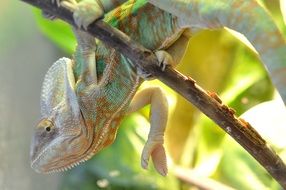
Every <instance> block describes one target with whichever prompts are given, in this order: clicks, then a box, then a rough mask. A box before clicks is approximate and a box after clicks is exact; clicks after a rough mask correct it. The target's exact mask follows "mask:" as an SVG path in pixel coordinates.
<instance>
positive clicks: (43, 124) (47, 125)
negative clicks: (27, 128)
mask: <svg viewBox="0 0 286 190" xmlns="http://www.w3.org/2000/svg"><path fill="white" fill-rule="evenodd" d="M53 126H54V125H53V123H52V122H51V121H50V120H48V119H42V120H41V121H40V122H39V124H38V125H37V128H42V129H44V130H45V131H47V132H50V131H51V130H52V129H53Z"/></svg>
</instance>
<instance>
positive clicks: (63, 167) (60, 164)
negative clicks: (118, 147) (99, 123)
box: [31, 126, 109, 174]
mask: <svg viewBox="0 0 286 190" xmlns="http://www.w3.org/2000/svg"><path fill="white" fill-rule="evenodd" d="M108 129H109V126H104V127H103V128H102V131H101V133H100V135H99V137H98V138H97V139H95V138H94V134H92V135H90V138H91V139H92V140H91V141H90V142H89V143H88V144H89V146H88V148H87V149H86V150H85V151H84V152H83V153H81V154H78V155H73V157H74V158H73V159H71V158H70V157H69V160H70V161H68V160H67V159H65V158H58V159H55V160H51V161H48V163H46V164H41V162H43V161H44V159H46V158H47V157H49V154H52V151H53V150H52V149H53V146H56V145H57V144H61V142H63V141H64V139H65V138H68V136H67V137H65V138H61V139H55V140H54V141H53V142H51V144H49V146H47V147H46V148H45V149H44V150H42V151H41V153H40V154H39V155H38V156H37V157H36V158H35V159H33V160H32V162H31V167H32V168H33V169H34V170H35V171H36V172H37V173H42V174H51V173H56V172H64V171H67V170H69V169H71V168H73V167H75V166H78V165H79V164H81V163H83V162H85V161H87V160H89V159H90V158H91V157H92V156H93V155H94V154H96V153H97V152H98V151H99V150H101V148H100V147H102V146H101V145H102V144H104V142H105V140H106V138H107V137H108V135H107V134H108V131H109V130H108ZM105 137H106V138H105ZM95 140H96V143H95V142H94V141H95ZM56 151H57V150H56Z"/></svg>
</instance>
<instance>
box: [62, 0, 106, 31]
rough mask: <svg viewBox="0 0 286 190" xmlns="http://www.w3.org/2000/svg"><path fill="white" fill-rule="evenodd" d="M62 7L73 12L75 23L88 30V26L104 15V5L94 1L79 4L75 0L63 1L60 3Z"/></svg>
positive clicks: (88, 0)
mask: <svg viewBox="0 0 286 190" xmlns="http://www.w3.org/2000/svg"><path fill="white" fill-rule="evenodd" d="M57 1H59V0H57ZM60 6H63V7H65V8H67V9H69V10H70V11H72V12H73V18H74V21H75V23H76V25H77V27H79V28H81V27H83V28H84V29H87V27H88V25H90V24H91V23H92V22H94V21H96V20H98V19H100V18H102V17H103V15H104V10H103V7H102V5H101V4H99V3H98V1H94V0H83V1H80V2H79V3H77V2H76V1H74V0H63V1H61V2H60Z"/></svg>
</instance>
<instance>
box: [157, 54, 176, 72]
mask: <svg viewBox="0 0 286 190" xmlns="http://www.w3.org/2000/svg"><path fill="white" fill-rule="evenodd" d="M155 55H156V57H157V59H158V64H159V66H160V67H161V68H162V71H164V70H165V69H166V66H168V65H170V66H172V65H175V64H174V61H173V58H172V56H171V55H170V54H169V53H168V52H166V51H164V50H159V51H156V52H155Z"/></svg>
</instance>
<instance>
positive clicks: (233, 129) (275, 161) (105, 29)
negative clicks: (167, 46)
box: [22, 0, 286, 189]
mask: <svg viewBox="0 0 286 190" xmlns="http://www.w3.org/2000/svg"><path fill="white" fill-rule="evenodd" d="M22 1H24V2H26V3H29V4H31V5H33V6H36V7H38V8H40V9H42V10H45V11H47V12H50V13H51V14H53V15H55V16H57V17H58V18H60V19H62V20H64V21H66V22H68V23H69V24H71V25H74V26H75V23H74V20H73V17H72V13H71V12H69V11H68V10H66V9H64V8H58V7H56V6H55V5H53V4H51V2H50V0H22ZM87 32H88V33H90V34H91V35H93V36H94V37H96V38H98V39H100V40H102V41H103V42H104V43H106V44H107V45H109V46H110V47H113V48H115V49H116V50H117V51H119V52H120V53H122V54H123V55H125V56H126V57H128V58H129V59H130V60H131V61H133V62H134V63H136V65H137V66H138V67H141V68H143V70H145V71H147V72H149V73H151V74H152V75H153V76H155V77H156V78H158V79H159V80H160V81H162V82H163V83H165V84H166V85H168V86H169V87H171V88H172V89H173V90H175V91H176V92H177V93H179V94H181V95H182V96H183V97H185V98H186V99H187V100H188V101H190V102H191V103H193V104H194V105H195V106H196V107H198V108H199V109H200V110H201V111H202V112H203V113H204V114H206V115H207V116H208V117H209V118H211V119H212V120H213V121H214V122H215V123H217V124H218V125H219V126H220V127H221V128H222V129H223V130H224V131H225V132H227V133H228V134H229V135H230V136H232V137H233V138H234V139H235V140H236V141H237V142H238V143H239V144H240V145H241V146H242V147H243V148H244V149H246V150H247V151H248V152H249V153H250V154H251V155H252V156H253V157H254V158H255V159H256V160H257V161H258V162H259V163H260V164H261V165H262V166H263V167H264V168H265V169H266V170H267V171H268V172H269V173H270V175H271V176H272V177H273V178H275V179H276V180H277V181H278V182H279V183H280V184H281V186H282V187H283V188H285V189H286V166H285V164H284V163H283V161H282V160H281V159H280V157H279V156H278V155H277V154H276V153H275V152H274V151H273V150H272V149H271V148H269V147H268V146H267V144H266V142H265V140H264V139H263V138H262V137H261V136H260V135H259V134H258V133H257V132H256V131H255V130H254V129H253V128H252V126H251V125H250V124H249V123H247V122H246V121H244V120H242V119H238V118H237V117H236V116H235V115H234V114H235V112H234V110H232V109H231V108H229V107H227V106H226V105H224V104H222V101H221V100H220V99H219V97H218V96H217V95H216V94H215V93H207V92H206V91H204V90H203V89H202V88H201V87H199V86H198V85H197V84H196V82H195V81H194V80H193V79H191V78H189V77H186V76H184V75H182V74H181V73H179V72H178V71H176V70H174V69H172V68H167V69H166V70H165V71H162V70H161V69H160V68H159V67H158V66H157V64H156V63H157V59H156V57H155V56H154V55H153V54H152V53H151V52H150V51H148V50H147V49H145V48H144V47H143V46H141V45H140V44H138V43H136V42H135V41H133V40H131V39H130V38H129V37H128V36H126V35H125V34H124V33H122V32H120V31H119V30H117V29H115V28H113V27H111V26H109V25H108V24H106V23H104V22H103V21H97V22H94V23H92V24H91V25H90V26H89V27H88V29H87Z"/></svg>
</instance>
